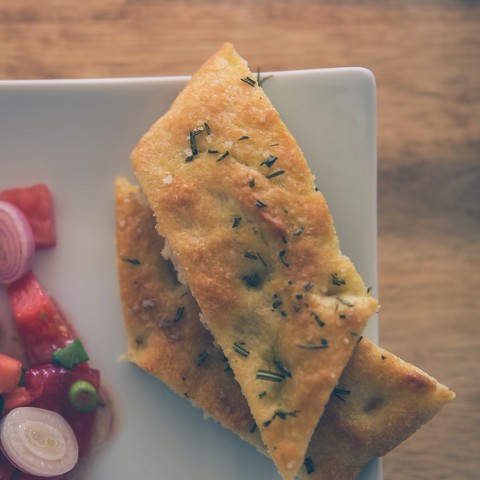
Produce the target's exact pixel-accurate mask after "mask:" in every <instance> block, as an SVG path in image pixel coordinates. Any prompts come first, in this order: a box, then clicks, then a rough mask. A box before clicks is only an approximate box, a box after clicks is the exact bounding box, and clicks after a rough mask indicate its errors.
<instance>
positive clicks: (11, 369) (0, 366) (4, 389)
mask: <svg viewBox="0 0 480 480" xmlns="http://www.w3.org/2000/svg"><path fill="white" fill-rule="evenodd" d="M21 376H22V362H19V361H18V360H17V359H16V358H12V357H9V356H8V355H3V354H2V353H0V394H4V393H10V392H11V391H12V390H13V389H14V388H15V387H16V386H17V385H18V382H19V381H20V377H21Z"/></svg>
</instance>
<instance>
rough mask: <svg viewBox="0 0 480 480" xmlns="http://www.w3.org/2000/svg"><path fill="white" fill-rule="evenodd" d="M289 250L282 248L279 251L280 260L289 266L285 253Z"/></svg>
mask: <svg viewBox="0 0 480 480" xmlns="http://www.w3.org/2000/svg"><path fill="white" fill-rule="evenodd" d="M286 253H287V252H286V251H285V250H280V252H278V256H279V257H280V261H281V262H282V263H283V264H284V265H285V266H286V267H289V266H290V265H289V263H288V262H287V261H286V260H285V254H286Z"/></svg>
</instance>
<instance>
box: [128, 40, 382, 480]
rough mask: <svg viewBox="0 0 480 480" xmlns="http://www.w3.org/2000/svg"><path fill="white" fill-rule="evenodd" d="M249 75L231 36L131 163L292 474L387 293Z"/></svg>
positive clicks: (274, 453)
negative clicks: (365, 270)
mask: <svg viewBox="0 0 480 480" xmlns="http://www.w3.org/2000/svg"><path fill="white" fill-rule="evenodd" d="M248 78H254V77H253V74H252V73H251V72H250V71H249V70H248V67H247V65H246V62H245V61H244V60H243V59H242V58H241V57H240V56H238V54H237V53H236V52H235V50H234V49H233V47H232V46H231V45H230V44H226V45H224V46H223V47H222V49H221V50H220V51H219V52H218V53H217V54H216V55H214V56H213V57H212V58H211V59H210V60H208V61H207V62H206V63H205V64H204V65H203V66H202V67H201V68H200V69H199V71H198V72H197V73H196V74H195V75H194V76H193V78H192V80H191V81H190V82H189V83H188V85H187V86H186V88H185V89H184V90H183V91H182V92H181V94H180V95H179V96H178V97H177V99H176V100H175V102H174V104H173V105H172V107H171V109H170V110H169V112H167V114H166V115H164V116H163V117H162V118H161V119H160V120H159V121H157V122H156V124H155V125H154V126H153V127H152V128H151V130H150V131H149V132H148V133H147V134H146V135H145V136H144V137H143V138H142V139H141V141H140V142H139V144H138V145H137V147H136V148H135V150H134V152H133V154H132V165H133V168H134V172H135V175H136V176H137V178H138V179H139V181H140V184H141V186H142V189H143V191H144V192H145V194H146V196H147V198H148V202H149V204H150V206H151V207H152V209H153V211H154V213H155V215H156V218H157V229H158V231H159V233H160V234H161V235H163V236H164V237H166V238H167V239H168V241H169V243H170V245H171V247H172V250H173V252H174V254H175V256H176V258H177V260H178V262H179V264H180V265H181V267H182V270H183V271H184V273H185V275H186V278H187V280H188V283H189V285H190V288H191V290H192V292H193V295H194V297H195V299H196V300H197V301H198V303H199V305H200V307H201V309H202V311H203V313H204V315H205V319H206V322H207V325H208V328H209V329H210V330H211V331H212V332H213V335H214V336H215V339H216V341H217V342H218V344H219V345H220V346H221V347H222V349H223V351H224V352H225V355H226V356H227V357H228V359H229V361H230V364H231V366H232V368H233V371H234V373H235V376H236V379H237V381H238V382H239V383H240V385H241V388H242V392H243V394H244V396H245V397H246V398H247V401H248V404H249V407H250V410H251V411H252V413H253V416H254V418H255V419H256V422H257V424H258V426H259V428H260V430H261V434H262V438H263V441H264V443H265V445H266V446H267V448H268V450H269V454H270V456H271V457H272V458H273V459H274V461H275V463H276V465H277V467H278V469H279V471H280V473H281V474H282V476H283V477H284V478H285V479H291V478H293V477H294V475H295V473H296V472H297V471H298V469H299V468H300V466H301V464H302V461H303V457H304V455H305V451H306V448H307V445H308V443H309V440H310V437H311V434H312V433H313V430H314V428H315V425H316V424H317V422H318V419H319V418H320V416H321V414H322V412H323V409H324V407H325V404H326V402H327V401H328V398H329V395H330V392H331V391H332V389H333V388H334V386H335V385H336V384H337V382H338V379H339V376H340V374H341V372H342V370H343V368H344V367H345V365H346V363H347V361H348V359H349V357H350V355H351V353H352V350H353V348H354V345H355V340H356V338H358V336H359V335H360V334H361V332H362V331H363V329H364V327H365V324H366V322H367V320H368V318H369V317H370V316H371V314H372V313H373V312H374V311H375V310H376V308H377V302H376V300H375V299H373V298H372V297H371V296H370V295H368V294H367V289H366V286H365V285H364V283H363V281H362V279H361V278H360V276H359V275H358V274H357V272H356V271H355V268H354V266H353V265H352V263H351V262H350V260H349V259H348V258H346V257H344V256H342V255H341V253H340V250H339V246H338V239H337V237H336V234H335V230H334V227H333V222H332V219H331V216H330V213H329V211H328V208H327V206H326V204H325V201H324V199H323V196H322V195H321V194H320V192H317V191H315V189H314V178H313V175H312V174H311V172H310V170H309V168H308V166H307V163H306V161H305V158H304V157H303V154H302V152H301V150H300V148H299V147H298V145H297V144H296V142H295V140H294V139H293V138H292V136H291V134H290V133H289V132H288V130H287V129H286V127H285V125H284V124H283V122H282V121H281V119H280V117H279V116H278V113H277V112H276V111H275V109H274V108H273V106H272V105H271V103H270V101H269V100H268V98H267V97H266V95H265V94H264V92H263V90H262V89H261V88H260V87H259V86H258V85H256V84H255V85H250V84H249V83H248V81H242V79H248ZM205 123H206V124H207V126H208V127H207V126H205ZM244 136H248V139H243V140H240V138H242V137H244ZM192 137H193V138H194V140H193V141H191V142H190V141H189V138H192ZM189 149H190V150H189ZM197 150H198V152H197ZM209 151H210V152H211V151H215V152H217V153H215V154H212V153H209ZM227 152H228V154H227ZM272 174H273V176H272ZM238 218H240V219H241V220H240V223H239V224H238V225H236V226H235V228H232V226H233V225H234V224H235V222H236V219H238ZM236 344H242V345H243V346H244V348H245V349H246V350H248V352H249V354H248V357H246V356H244V355H239V354H238V351H237V350H236V349H235V348H234V345H236ZM262 371H267V372H274V374H275V375H274V377H273V378H274V379H275V380H280V381H271V380H272V376H271V374H267V375H268V376H269V378H270V380H268V379H265V377H264V374H263V373H262ZM263 392H266V394H264V393H263Z"/></svg>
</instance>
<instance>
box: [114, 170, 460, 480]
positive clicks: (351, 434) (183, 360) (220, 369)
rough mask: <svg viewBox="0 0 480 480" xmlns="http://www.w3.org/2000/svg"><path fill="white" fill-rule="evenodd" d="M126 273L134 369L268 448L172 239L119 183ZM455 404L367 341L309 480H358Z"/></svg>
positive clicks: (134, 190)
mask: <svg viewBox="0 0 480 480" xmlns="http://www.w3.org/2000/svg"><path fill="white" fill-rule="evenodd" d="M115 196H116V243H117V267H118V277H119V285H120V293H121V300H122V307H123V312H124V322H125V328H126V332H127V339H128V345H127V355H126V357H127V359H128V360H129V361H131V362H133V363H135V364H137V365H138V366H139V367H141V368H142V369H144V370H145V371H147V372H148V373H150V374H151V375H153V376H155V377H157V378H159V379H160V380H162V381H163V382H165V383H166V384H167V385H168V386H170V388H172V389H173V390H174V391H175V392H176V393H178V394H179V395H181V396H185V397H186V398H188V399H189V400H190V401H191V402H192V403H193V404H194V405H195V406H197V407H199V408H202V409H203V410H204V411H205V412H206V413H207V414H208V415H209V416H211V417H213V418H215V419H216V420H218V421H219V422H220V423H221V424H222V425H223V426H224V427H226V428H228V429H230V430H232V431H233V432H235V433H237V434H238V435H239V436H240V437H241V438H243V439H244V440H246V441H248V442H250V443H252V444H253V445H254V446H256V447H257V449H259V450H260V451H262V452H265V448H264V446H263V443H262V441H261V438H260V435H259V432H258V430H257V429H256V428H255V423H254V420H253V418H252V416H251V414H250V411H249V409H248V405H247V402H246V400H245V398H244V397H243V395H242V393H241V390H240V387H239V385H238V383H237V382H236V381H235V379H234V377H233V375H232V372H231V370H230V368H229V365H228V362H226V359H225V357H224V355H223V354H222V351H221V350H220V349H219V348H218V347H216V346H215V345H214V343H213V338H212V336H211V335H210V334H209V333H208V332H207V330H206V329H205V328H204V326H203V325H202V323H201V322H200V320H199V315H200V310H199V308H198V305H197V304H196V302H195V300H194V299H193V298H192V296H191V293H190V292H189V290H188V288H187V287H185V286H183V285H181V284H180V283H178V282H177V280H176V273H175V271H174V269H173V267H172V265H171V264H170V263H169V262H167V261H166V260H165V259H163V258H162V256H161V255H160V251H161V249H162V248H163V239H162V238H161V237H160V236H158V234H157V233H156V231H155V219H154V217H153V215H152V212H151V210H150V208H149V207H148V205H147V202H146V200H145V198H144V197H143V195H142V194H141V193H140V191H139V188H138V187H135V186H133V185H131V184H130V183H129V182H128V181H127V180H125V179H118V180H117V182H116V185H115ZM453 397H454V394H453V393H452V392H451V391H450V390H448V389H447V388H446V387H444V386H443V385H440V384H439V383H438V382H436V381H435V380H434V379H433V378H432V377H430V376H428V375H427V374H425V373H424V372H422V371H421V370H419V369H417V368H416V367H414V366H413V365H411V364H408V363H406V362H403V361H402V360H400V359H399V358H397V357H396V356H394V355H393V354H391V353H389V352H387V351H385V350H383V349H381V348H379V347H377V346H376V345H374V344H373V343H372V342H371V341H369V340H368V339H366V338H363V339H362V340H361V341H360V342H359V343H358V345H357V346H356V347H355V350H354V352H353V354H352V356H351V358H350V361H349V363H348V365H347V367H346V369H345V370H344V371H343V373H342V376H341V378H340V381H339V384H338V385H337V386H336V388H335V389H334V391H333V393H332V395H331V396H330V399H329V401H328V404H327V406H326V409H325V412H324V414H323V416H322V418H321V420H320V423H319V424H318V425H317V427H316V430H315V432H314V434H313V436H312V439H311V442H310V445H309V447H308V451H307V453H306V456H305V459H304V466H303V467H302V468H301V469H300V472H299V474H298V475H299V477H300V478H302V479H305V480H306V479H311V480H331V479H336V478H341V479H342V480H349V479H354V478H356V476H357V475H358V473H359V472H360V471H361V469H362V468H363V467H364V466H365V465H366V463H367V462H368V461H369V460H371V459H372V458H374V457H378V456H383V455H385V454H386V453H387V452H388V451H390V450H391V449H392V448H394V447H395V446H396V445H398V444H399V443H400V442H402V441H403V440H405V439H406V438H408V437H409V436H410V435H411V434H413V433H414V432H415V431H416V430H417V429H418V428H419V427H420V426H421V425H422V424H423V423H425V422H427V421H428V420H429V419H430V418H431V417H433V416H434V415H435V414H436V413H437V412H438V411H439V410H440V409H441V408H442V406H443V405H444V404H445V403H447V402H449V401H451V400H452V399H453Z"/></svg>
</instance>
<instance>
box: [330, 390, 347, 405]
mask: <svg viewBox="0 0 480 480" xmlns="http://www.w3.org/2000/svg"><path fill="white" fill-rule="evenodd" d="M333 395H334V396H335V397H337V398H338V399H339V400H341V401H342V402H346V400H345V398H344V397H345V396H347V395H350V390H344V389H343V388H334V389H333Z"/></svg>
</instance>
